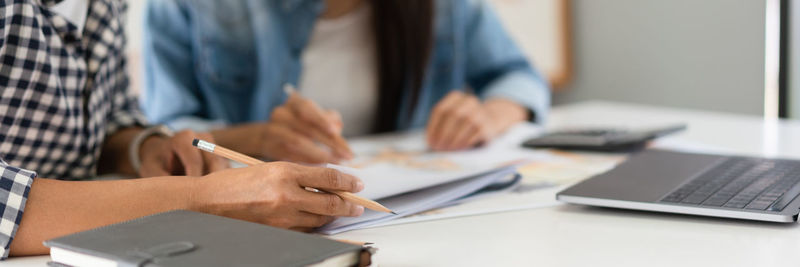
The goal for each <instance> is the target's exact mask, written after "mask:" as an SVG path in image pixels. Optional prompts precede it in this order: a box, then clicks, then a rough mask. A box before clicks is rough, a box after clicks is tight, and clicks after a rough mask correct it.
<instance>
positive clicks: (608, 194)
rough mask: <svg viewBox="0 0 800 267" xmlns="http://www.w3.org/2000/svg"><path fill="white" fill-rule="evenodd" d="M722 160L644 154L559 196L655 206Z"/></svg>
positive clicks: (689, 155) (646, 152)
mask: <svg viewBox="0 0 800 267" xmlns="http://www.w3.org/2000/svg"><path fill="white" fill-rule="evenodd" d="M724 158H725V157H723V156H715V155H698V154H689V153H680V152H672V151H664V150H646V151H643V152H641V153H639V154H636V155H633V156H632V157H631V158H630V159H628V161H626V162H624V163H622V164H620V165H619V166H617V167H616V168H614V169H613V170H611V171H608V172H606V173H604V174H600V175H598V176H595V177H593V178H590V179H588V180H586V181H583V182H581V183H578V184H576V185H574V186H572V187H570V188H568V189H567V190H565V191H563V192H561V193H560V195H565V196H580V197H591V198H605V199H615V200H627V201H639V202H655V201H658V200H660V199H661V198H662V197H664V196H665V195H666V194H667V193H669V192H671V191H672V190H674V189H676V188H677V187H678V186H680V185H681V184H682V183H683V182H684V181H686V180H688V179H692V178H694V177H696V175H698V174H700V173H701V172H703V171H705V170H707V169H708V168H710V167H713V165H714V164H715V163H717V162H720V161H721V160H723V159H724Z"/></svg>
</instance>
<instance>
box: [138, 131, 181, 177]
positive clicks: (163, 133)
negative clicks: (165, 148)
mask: <svg viewBox="0 0 800 267" xmlns="http://www.w3.org/2000/svg"><path fill="white" fill-rule="evenodd" d="M153 135H161V136H166V137H171V136H172V135H173V132H172V130H170V129H169V127H167V126H166V125H158V126H153V127H149V128H147V129H144V130H143V131H141V132H139V134H137V135H136V137H134V138H133V141H131V144H130V146H129V147H128V156H129V157H130V161H131V167H133V171H135V172H136V173H139V169H140V168H141V167H142V161H141V160H140V159H139V149H140V148H141V146H142V143H143V142H144V140H145V139H147V138H148V137H150V136H153Z"/></svg>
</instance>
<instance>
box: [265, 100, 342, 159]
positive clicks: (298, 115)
mask: <svg viewBox="0 0 800 267" xmlns="http://www.w3.org/2000/svg"><path fill="white" fill-rule="evenodd" d="M298 99H301V100H298ZM317 111H318V112H317ZM320 120H322V121H323V122H320ZM270 121H271V122H276V123H280V124H285V125H288V127H289V128H290V129H292V130H293V131H295V132H296V133H298V134H301V135H304V136H307V137H308V138H311V139H313V140H315V141H318V142H320V143H322V144H324V145H325V146H327V147H329V148H330V149H331V151H333V153H334V154H335V155H336V156H337V157H339V158H341V159H351V158H353V152H352V151H351V150H350V147H349V146H348V144H347V141H346V140H344V138H343V137H342V136H341V129H342V123H341V117H340V115H339V113H338V112H335V111H333V112H330V111H329V112H323V111H322V110H321V109H319V107H317V105H316V104H314V103H313V102H311V101H310V100H305V99H302V98H301V97H299V96H296V95H293V96H292V97H291V98H290V102H287V105H285V106H281V107H278V108H276V109H275V110H274V111H273V116H272V117H271V119H270ZM321 124H324V126H320V125H321Z"/></svg>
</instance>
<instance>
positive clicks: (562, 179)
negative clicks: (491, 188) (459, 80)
mask: <svg viewBox="0 0 800 267" xmlns="http://www.w3.org/2000/svg"><path fill="white" fill-rule="evenodd" d="M544 153H547V154H548V155H549V157H547V158H540V160H537V161H534V162H530V163H528V164H524V165H520V166H518V167H517V173H518V175H519V176H520V181H519V182H518V183H517V184H516V185H515V186H513V187H510V188H506V189H505V190H498V191H495V192H486V193H483V194H475V195H473V196H467V197H465V198H463V199H458V200H454V201H452V202H451V203H448V204H444V205H442V206H441V207H440V208H435V209H430V210H427V211H425V212H422V213H417V214H413V215H410V216H405V217H403V218H398V219H395V220H390V221H384V222H381V223H376V224H372V225H370V226H369V227H378V226H387V225H395V224H404V223H414V222H422V221H431V220H441V219H447V218H454V217H464V216H474V215H479V214H487V213H496V212H507V211H515V210H523V209H534V208H544V207H552V206H555V205H559V204H560V203H559V202H557V201H556V199H555V195H556V193H558V192H559V191H561V190H562V189H564V188H566V187H568V186H569V185H571V184H573V183H576V182H579V181H582V180H584V179H586V178H589V177H591V176H594V175H596V174H600V173H603V172H605V171H608V170H610V169H612V168H614V166H616V165H617V164H619V163H621V162H622V161H624V160H625V159H626V158H627V157H626V156H625V155H619V154H601V153H575V152H562V151H553V150H549V151H546V152H544Z"/></svg>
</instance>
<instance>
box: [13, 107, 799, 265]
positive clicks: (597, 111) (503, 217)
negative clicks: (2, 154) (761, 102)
mask: <svg viewBox="0 0 800 267" xmlns="http://www.w3.org/2000/svg"><path fill="white" fill-rule="evenodd" d="M674 122H687V123H688V124H689V129H688V131H686V132H685V133H683V134H680V135H675V136H674V137H668V138H672V139H676V140H683V141H688V142H692V143H703V144H708V145H711V146H716V147H721V148H725V149H727V150H730V151H732V152H734V153H738V154H747V155H766V156H779V157H788V158H800V122H788V121H773V122H765V121H763V120H762V119H761V118H759V117H755V116H745V115H733V114H726V113H714V112H705V111H691V110H683V109H673V108H660V107H652V106H640V105H631V104H622V103H614V102H599V101H595V102H583V103H579V104H573V105H567V106H561V107H556V108H554V110H553V113H552V116H551V118H550V122H549V124H548V127H552V128H558V127H569V126H586V125H596V126H606V125H612V126H628V127H641V126H659V125H663V124H667V123H674ZM792 137H795V138H794V139H792ZM335 237H338V238H345V239H352V240H362V241H370V242H375V243H376V244H377V245H378V247H379V248H380V251H379V252H378V254H376V255H375V261H376V262H377V263H378V264H379V266H519V265H524V266H533V265H536V266H703V267H707V266H798V265H800V263H798V261H800V257H798V255H800V254H798V252H799V251H800V228H798V226H797V224H773V223H759V222H749V221H739V220H724V219H715V218H705V217H693V216H681V215H670V214H657V213H647V212H635V211H623V210H613V209H601V208H589V207H581V206H572V205H559V206H555V207H550V208H540V209H531V210H524V211H517V212H505V213H496V214H487V215H481V216H472V217H462V218H454V219H447V220H439V221H430V222H423V223H414V224H405V225H395V226H387V227H379V228H372V229H364V230H358V231H353V232H347V233H343V234H339V235H336V236H335ZM48 259H49V257H47V256H40V257H23V258H12V259H10V260H8V261H6V262H2V263H0V265H2V266H9V267H13V266H43V265H44V263H45V262H46V261H47V260H48Z"/></svg>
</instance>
